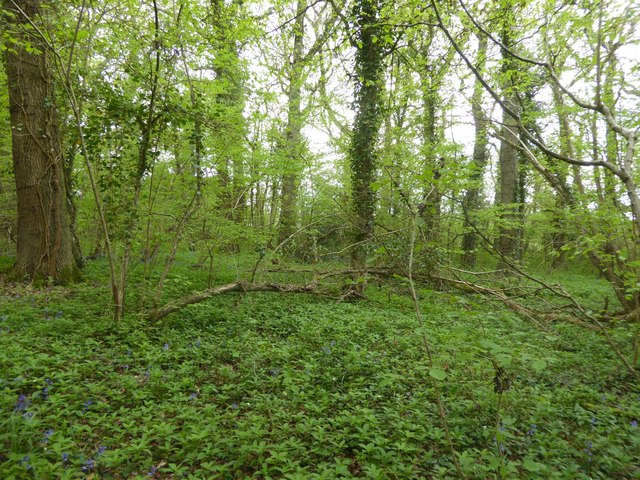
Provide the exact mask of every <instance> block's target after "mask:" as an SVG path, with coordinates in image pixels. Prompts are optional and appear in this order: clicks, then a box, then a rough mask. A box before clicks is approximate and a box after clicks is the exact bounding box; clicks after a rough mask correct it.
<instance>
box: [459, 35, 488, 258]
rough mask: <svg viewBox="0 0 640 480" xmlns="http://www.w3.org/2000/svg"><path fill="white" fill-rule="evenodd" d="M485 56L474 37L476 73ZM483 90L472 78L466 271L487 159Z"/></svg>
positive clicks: (474, 239) (473, 253)
mask: <svg viewBox="0 0 640 480" xmlns="http://www.w3.org/2000/svg"><path fill="white" fill-rule="evenodd" d="M486 56H487V37H485V36H484V35H482V36H479V37H478V59H477V61H476V63H477V65H478V70H479V71H482V70H484V65H485V63H486ZM483 92H484V87H483V86H482V83H480V80H478V79H477V78H476V80H475V83H474V85H473V97H472V99H471V113H472V115H473V123H474V127H475V138H474V145H473V159H472V161H471V164H472V172H471V178H470V179H469V180H470V186H469V188H468V189H467V191H466V193H465V195H464V199H463V200H462V206H463V210H464V216H465V227H466V228H467V231H466V232H465V234H464V236H463V237H462V252H463V254H462V264H463V265H465V266H466V267H470V268H471V267H474V266H475V264H476V260H477V255H476V246H477V242H478V236H477V235H476V232H475V230H473V229H472V228H471V225H470V223H471V222H474V221H475V219H474V215H475V213H476V212H477V211H478V210H479V209H480V194H481V192H482V189H483V186H484V181H483V178H484V170H485V167H486V165H487V161H488V159H489V155H488V151H487V146H488V145H489V137H488V135H487V127H488V122H487V119H486V116H485V114H484V111H483V110H482V94H483Z"/></svg>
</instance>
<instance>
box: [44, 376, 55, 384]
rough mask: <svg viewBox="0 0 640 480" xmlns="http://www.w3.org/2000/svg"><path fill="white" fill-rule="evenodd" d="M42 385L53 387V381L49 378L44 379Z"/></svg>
mask: <svg viewBox="0 0 640 480" xmlns="http://www.w3.org/2000/svg"><path fill="white" fill-rule="evenodd" d="M44 383H46V384H47V385H53V380H51V379H50V378H49V377H47V378H45V379H44Z"/></svg>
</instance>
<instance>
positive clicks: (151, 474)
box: [147, 465, 158, 477]
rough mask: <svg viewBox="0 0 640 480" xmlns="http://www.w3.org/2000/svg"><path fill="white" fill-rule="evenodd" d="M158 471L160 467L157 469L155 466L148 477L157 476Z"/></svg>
mask: <svg viewBox="0 0 640 480" xmlns="http://www.w3.org/2000/svg"><path fill="white" fill-rule="evenodd" d="M157 471H158V467H156V466H155V465H153V466H152V467H151V470H149V473H147V476H149V477H153V476H155V474H156V472H157Z"/></svg>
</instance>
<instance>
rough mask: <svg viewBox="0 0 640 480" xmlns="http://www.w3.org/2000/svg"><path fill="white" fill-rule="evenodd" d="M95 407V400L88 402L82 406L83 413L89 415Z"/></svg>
mask: <svg viewBox="0 0 640 480" xmlns="http://www.w3.org/2000/svg"><path fill="white" fill-rule="evenodd" d="M91 405H93V400H87V401H86V402H84V403H83V404H82V413H87V412H88V411H89V407H90V406H91Z"/></svg>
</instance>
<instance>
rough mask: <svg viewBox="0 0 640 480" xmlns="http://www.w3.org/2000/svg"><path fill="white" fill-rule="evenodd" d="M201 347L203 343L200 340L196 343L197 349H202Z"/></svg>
mask: <svg viewBox="0 0 640 480" xmlns="http://www.w3.org/2000/svg"><path fill="white" fill-rule="evenodd" d="M200 345H202V343H201V342H200V340H197V341H196V347H198V348H200Z"/></svg>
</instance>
